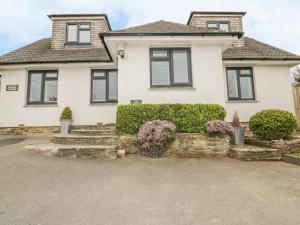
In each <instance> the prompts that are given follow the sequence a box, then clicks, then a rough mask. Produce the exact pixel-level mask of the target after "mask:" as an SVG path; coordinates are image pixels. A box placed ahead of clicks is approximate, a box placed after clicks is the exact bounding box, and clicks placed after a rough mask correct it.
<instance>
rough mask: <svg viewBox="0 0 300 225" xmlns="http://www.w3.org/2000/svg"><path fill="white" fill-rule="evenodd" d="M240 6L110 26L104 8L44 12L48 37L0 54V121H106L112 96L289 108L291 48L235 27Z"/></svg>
mask: <svg viewBox="0 0 300 225" xmlns="http://www.w3.org/2000/svg"><path fill="white" fill-rule="evenodd" d="M244 15H245V13H243V12H192V13H191V16H190V18H189V20H188V22H187V25H184V24H178V23H174V22H167V21H163V20H161V21H157V22H153V23H149V24H145V25H141V26H137V27H131V28H127V29H122V30H116V31H112V30H111V28H110V25H109V21H108V18H107V16H106V15H105V14H80V15H78V14H73V15H70V14H68V15H50V16H49V18H50V19H51V20H52V22H53V26H52V37H51V38H46V39H42V40H39V41H36V42H34V43H32V44H30V45H27V46H25V47H23V48H20V49H17V50H15V51H13V52H10V53H8V54H6V55H3V56H1V57H0V74H2V76H1V78H0V79H1V89H0V127H15V126H18V125H20V124H22V125H25V126H57V125H59V116H60V113H61V111H62V110H63V108H64V107H66V106H69V107H71V109H72V110H73V114H74V124H75V125H93V124H96V123H98V122H100V123H101V122H102V123H113V122H115V114H116V110H117V106H118V104H131V103H217V104H221V105H223V106H224V107H225V109H226V111H227V115H228V116H227V119H228V120H231V117H232V114H233V113H234V111H236V110H237V111H238V112H239V115H240V117H241V120H242V121H248V120H249V118H250V116H251V115H253V114H255V113H256V112H258V111H260V110H262V109H267V108H279V109H284V110H288V111H291V112H294V104H293V96H292V88H291V80H290V76H289V68H290V67H293V66H295V65H297V64H299V63H300V57H299V56H297V55H294V54H292V53H289V52H286V51H283V50H280V49H278V48H275V47H272V46H270V45H267V44H264V43H262V42H259V41H256V40H254V39H252V38H248V37H245V36H244V33H243V25H242V19H243V16H244Z"/></svg>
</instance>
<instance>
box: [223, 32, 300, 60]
mask: <svg viewBox="0 0 300 225" xmlns="http://www.w3.org/2000/svg"><path fill="white" fill-rule="evenodd" d="M243 38H244V41H245V47H235V48H230V49H227V50H226V51H225V52H224V53H223V60H234V59H249V60H250V59H251V60H256V59H258V60H263V59H266V60H268V59H269V60H300V56H298V55H295V54H293V53H290V52H287V51H284V50H281V49H279V48H276V47H273V46H271V45H268V44H265V43H263V42H260V41H257V40H255V39H253V38H249V37H243Z"/></svg>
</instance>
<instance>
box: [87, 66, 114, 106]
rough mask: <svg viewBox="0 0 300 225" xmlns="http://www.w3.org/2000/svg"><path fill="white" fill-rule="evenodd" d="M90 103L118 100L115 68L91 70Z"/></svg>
mask: <svg viewBox="0 0 300 225" xmlns="http://www.w3.org/2000/svg"><path fill="white" fill-rule="evenodd" d="M91 86H92V90H91V102H92V103H105V102H118V72H117V70H92V84H91Z"/></svg>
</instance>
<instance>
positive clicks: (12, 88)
mask: <svg viewBox="0 0 300 225" xmlns="http://www.w3.org/2000/svg"><path fill="white" fill-rule="evenodd" d="M18 90H19V85H17V84H10V85H6V91H18Z"/></svg>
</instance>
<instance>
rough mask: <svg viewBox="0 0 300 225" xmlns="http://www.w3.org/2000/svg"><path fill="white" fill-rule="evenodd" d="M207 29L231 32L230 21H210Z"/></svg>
mask: <svg viewBox="0 0 300 225" xmlns="http://www.w3.org/2000/svg"><path fill="white" fill-rule="evenodd" d="M207 27H208V28H211V29H218V30H221V31H225V32H228V31H230V23H229V21H208V22H207Z"/></svg>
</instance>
